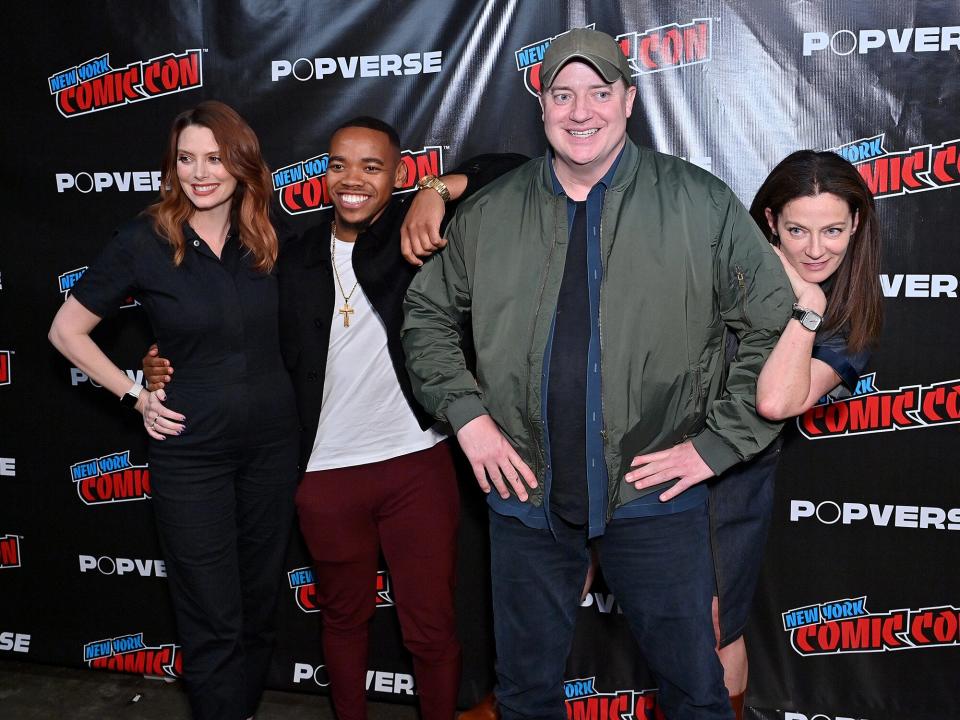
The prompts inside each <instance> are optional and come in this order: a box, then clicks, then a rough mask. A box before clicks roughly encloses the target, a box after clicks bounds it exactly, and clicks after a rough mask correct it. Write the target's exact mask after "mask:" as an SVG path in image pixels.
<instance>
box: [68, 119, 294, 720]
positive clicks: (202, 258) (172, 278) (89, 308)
mask: <svg viewBox="0 0 960 720" xmlns="http://www.w3.org/2000/svg"><path fill="white" fill-rule="evenodd" d="M198 143H199V144H198ZM204 143H206V144H204ZM163 176H164V183H165V187H164V193H163V196H162V200H161V203H158V204H157V205H154V206H151V208H150V209H148V211H147V212H146V213H144V214H143V215H141V216H139V217H137V218H136V219H134V220H132V221H130V222H128V223H127V224H125V225H124V226H122V227H121V228H120V229H119V230H118V231H117V232H116V233H115V234H114V237H113V239H112V240H111V242H110V243H109V244H108V245H107V246H106V248H105V249H104V251H103V253H102V254H101V256H100V258H99V259H98V260H97V262H96V263H95V264H94V265H93V266H92V267H91V268H90V269H89V270H88V271H87V272H86V273H85V275H84V277H83V278H82V280H81V282H80V283H79V284H78V285H77V287H76V288H75V289H74V291H73V293H72V294H71V297H70V298H69V299H68V301H67V303H65V304H64V306H63V308H62V309H61V311H60V312H59V313H58V314H57V317H56V319H55V320H54V324H53V326H52V328H51V332H50V338H51V341H53V342H54V344H55V345H56V346H57V348H58V349H59V350H61V352H63V353H64V354H65V355H66V356H67V357H68V358H70V359H71V360H72V361H73V362H74V363H75V364H76V365H77V366H78V367H80V368H81V369H83V370H84V371H85V372H87V373H88V374H89V375H90V377H92V378H94V379H96V380H97V381H98V382H100V383H101V384H102V385H103V386H104V387H106V388H108V389H110V390H112V391H113V392H114V393H115V394H117V395H120V396H121V399H122V400H124V399H126V401H127V404H131V405H132V404H133V402H132V400H134V399H135V400H136V409H137V410H139V411H140V412H141V413H143V420H144V425H145V426H146V428H147V431H148V433H149V434H150V437H151V440H150V450H149V459H150V469H151V479H152V488H153V507H154V512H155V516H156V521H157V528H158V531H159V536H160V540H161V544H162V547H163V552H164V556H165V558H166V564H167V573H168V579H169V583H170V592H171V598H172V601H173V606H174V611H175V614H176V620H177V628H178V634H179V638H180V642H181V645H182V648H183V654H184V663H183V668H184V670H183V678H184V681H185V684H186V688H187V693H188V696H189V698H190V703H191V707H192V709H193V714H194V717H195V718H210V719H216V720H242V719H243V718H247V717H250V716H252V715H253V713H254V711H255V709H256V706H257V704H258V702H259V700H260V696H261V694H262V689H263V683H264V680H265V676H266V672H267V669H268V664H269V659H270V653H271V650H272V645H273V639H274V634H275V632H274V615H275V607H276V600H277V596H278V592H279V590H280V588H281V582H280V576H281V571H282V570H281V566H282V561H283V557H284V551H285V548H286V541H287V537H288V534H289V530H290V525H291V520H292V511H293V494H294V492H295V489H296V478H297V437H298V435H297V422H296V419H295V417H296V413H295V406H294V396H293V389H292V386H291V382H290V377H289V375H288V374H287V372H286V370H285V369H284V366H283V363H282V361H281V358H280V351H279V347H280V343H279V336H278V332H279V331H278V315H277V310H278V308H277V302H278V291H277V278H276V276H275V274H274V272H273V264H274V261H275V260H276V257H277V252H278V249H279V248H278V246H279V241H278V239H277V237H276V232H275V231H273V230H272V226H271V225H270V224H269V218H268V214H267V209H268V207H269V197H270V184H269V172H268V170H267V168H266V166H265V165H264V163H263V160H262V158H261V157H260V151H259V145H258V143H257V140H256V136H255V135H254V134H253V131H252V130H250V128H249V126H247V124H246V123H245V122H244V121H243V120H242V119H241V118H240V116H239V115H237V114H236V113H235V112H234V111H233V110H232V109H230V108H229V107H227V106H226V105H223V104H222V103H217V102H205V103H202V104H201V105H199V106H197V107H196V108H194V109H193V110H190V111H187V112H185V113H182V114H181V115H180V116H178V117H177V119H176V120H175V121H174V124H173V127H172V129H171V136H170V142H169V144H168V150H167V155H166V157H165V159H164V166H163ZM164 203H166V204H167V206H174V207H176V206H177V204H178V203H179V205H180V206H182V207H183V208H184V212H183V215H184V216H185V217H183V219H182V221H181V222H182V224H179V225H178V227H179V228H180V235H181V238H182V243H180V245H179V250H180V252H181V253H182V255H181V256H180V258H179V259H180V262H177V259H178V258H177V255H178V252H177V248H176V247H175V244H174V243H173V242H171V240H170V239H169V235H168V234H167V233H164V232H163V231H162V229H161V228H160V223H158V221H157V219H156V218H157V217H158V215H161V214H162V210H161V211H158V208H162V207H163V205H164ZM174 218H176V216H174ZM218 233H220V237H217V235H218ZM172 234H173V233H170V235H172ZM130 295H133V296H134V297H136V298H137V300H139V302H140V303H141V304H142V305H143V307H144V309H145V310H146V312H147V315H148V317H149V319H150V322H151V324H152V326H153V331H154V334H155V337H156V339H157V343H158V344H159V346H160V347H161V348H162V349H163V352H164V354H165V355H167V356H168V357H169V358H171V360H172V362H173V363H174V364H175V365H176V367H177V377H176V383H175V384H174V385H173V386H172V387H171V388H170V389H169V390H168V391H167V392H166V394H164V391H163V390H159V391H157V392H156V393H150V392H148V391H147V390H145V389H141V388H140V386H139V385H135V386H134V387H132V388H130V387H129V384H130V382H129V379H128V378H127V377H126V375H125V374H123V373H122V371H121V370H119V369H118V368H116V366H114V365H113V364H112V363H111V362H110V361H109V360H108V359H107V358H106V356H104V355H103V353H102V352H100V351H99V349H98V348H97V347H96V345H94V344H93V342H92V340H90V338H89V332H90V330H92V329H93V327H94V326H95V325H96V324H97V323H98V322H99V321H100V319H101V318H103V317H107V316H109V315H112V314H113V313H114V312H115V310H116V309H117V308H119V307H120V305H121V300H122V299H123V298H125V297H129V296H130ZM128 388H129V389H128Z"/></svg>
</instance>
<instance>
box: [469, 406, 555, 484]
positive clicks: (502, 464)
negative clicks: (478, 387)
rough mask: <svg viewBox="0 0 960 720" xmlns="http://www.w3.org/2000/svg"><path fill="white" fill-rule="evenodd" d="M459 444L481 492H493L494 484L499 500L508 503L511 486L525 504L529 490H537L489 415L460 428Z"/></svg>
mask: <svg viewBox="0 0 960 720" xmlns="http://www.w3.org/2000/svg"><path fill="white" fill-rule="evenodd" d="M457 441H458V442H459V443H460V447H461V448H462V449H463V452H464V454H465V455H466V456H467V459H468V460H469V461H470V466H471V467H472V468H473V474H474V476H475V477H476V478H477V484H478V485H480V489H481V490H483V491H484V492H485V493H488V492H490V483H491V482H492V483H493V486H494V487H495V488H496V490H497V493H499V495H500V497H502V498H503V499H504V500H506V499H507V498H508V497H510V492H509V490H507V484H509V485H510V487H512V488H513V491H514V492H515V493H516V494H517V497H519V498H520V500H521V501H523V502H526V500H527V497H528V495H527V487H530V488H535V487H536V486H537V478H536V476H535V475H534V474H533V471H532V470H530V468H529V467H527V464H526V463H525V462H524V461H523V460H522V459H521V458H520V456H519V455H518V454H517V451H516V450H514V449H513V446H512V445H510V443H509V442H507V439H506V438H505V437H504V436H503V433H501V432H500V428H498V427H497V424H496V423H495V422H493V419H492V418H491V417H490V416H489V415H480V416H479V417H475V418H474V419H473V420H471V421H470V422H468V423H467V424H466V425H464V426H463V427H462V428H460V430H459V431H458V432H457ZM488 478H489V480H488ZM524 483H526V487H525V486H524Z"/></svg>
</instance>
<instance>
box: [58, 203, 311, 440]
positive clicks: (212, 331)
mask: <svg viewBox="0 0 960 720" xmlns="http://www.w3.org/2000/svg"><path fill="white" fill-rule="evenodd" d="M184 235H185V238H186V255H185V257H184V260H183V262H182V263H181V264H180V266H179V267H177V266H175V265H174V264H173V251H172V249H171V247H170V244H169V243H168V242H167V240H165V239H164V238H162V237H160V236H158V235H157V234H156V233H155V232H154V230H153V227H152V222H151V220H150V219H149V218H147V217H143V216H141V217H138V218H136V219H134V220H132V221H131V222H129V223H127V224H125V225H124V226H122V227H121V228H120V229H119V230H117V231H116V233H115V234H114V236H113V239H112V240H111V241H110V243H109V244H108V245H107V246H106V247H105V248H104V250H103V252H102V253H101V255H100V257H99V258H98V259H97V261H96V262H95V263H94V264H93V265H92V266H91V267H90V269H89V270H87V271H86V273H84V275H83V277H82V278H81V279H80V282H79V283H78V284H77V286H76V287H75V288H74V290H73V292H72V297H74V298H75V299H76V300H77V301H79V302H80V304H82V305H83V306H84V307H86V308H87V309H88V310H90V311H91V312H93V313H95V314H96V315H99V316H100V317H109V316H111V315H113V314H114V313H115V312H116V310H117V308H119V306H120V304H121V301H122V300H123V299H124V298H126V297H129V296H131V295H132V296H133V297H135V298H136V299H137V300H138V301H139V302H140V303H141V304H142V305H143V308H144V310H146V312H147V316H148V317H149V319H150V323H151V325H152V327H153V332H154V337H155V338H156V340H157V344H158V345H159V347H160V350H161V354H162V355H163V356H164V357H166V358H169V360H170V364H171V365H172V366H173V367H174V370H175V372H176V377H175V379H176V382H174V383H171V385H170V386H169V387H168V388H167V389H166V394H167V401H166V403H165V404H166V405H167V407H169V408H170V409H172V410H175V411H177V412H181V413H183V414H184V415H185V416H186V426H187V427H186V430H185V431H184V433H183V434H182V435H180V436H168V437H167V438H166V439H165V440H164V441H163V442H159V441H152V442H151V454H153V453H155V452H157V451H159V452H163V453H170V452H176V450H177V449H178V448H184V447H195V446H197V445H200V444H204V443H207V442H208V441H209V440H211V439H216V440H217V441H218V442H219V443H220V444H219V445H218V446H217V449H223V450H231V449H238V448H241V447H243V446H245V445H247V444H249V443H251V442H256V441H257V440H258V439H259V440H262V441H269V440H271V439H281V438H283V437H284V436H287V437H291V436H294V435H295V433H296V427H297V424H296V411H295V406H294V397H293V389H292V385H291V383H290V377H289V375H288V374H287V372H286V370H285V368H284V365H283V362H282V360H281V358H280V340H279V328H278V298H279V293H278V289H277V278H276V276H275V274H274V273H270V274H267V273H264V272H262V271H260V270H256V269H254V268H253V267H252V264H253V261H252V256H251V255H250V253H249V252H248V251H247V250H246V248H244V247H243V246H242V245H241V244H240V242H239V240H238V238H237V236H236V233H235V232H233V231H231V234H230V236H229V237H228V239H227V242H226V244H225V245H224V247H223V251H222V253H221V257H220V258H217V256H216V255H215V254H214V253H213V252H212V251H211V250H210V248H209V247H208V246H207V244H206V243H205V242H204V241H203V240H202V239H200V237H199V236H198V235H197V234H196V232H194V230H193V229H192V228H191V227H189V225H184ZM161 448H162V449H161Z"/></svg>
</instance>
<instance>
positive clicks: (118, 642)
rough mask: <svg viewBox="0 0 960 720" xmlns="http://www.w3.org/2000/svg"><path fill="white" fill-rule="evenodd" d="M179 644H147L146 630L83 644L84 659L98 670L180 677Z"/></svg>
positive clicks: (181, 667)
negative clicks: (144, 635) (145, 639)
mask: <svg viewBox="0 0 960 720" xmlns="http://www.w3.org/2000/svg"><path fill="white" fill-rule="evenodd" d="M179 650H180V646H179V645H173V644H169V645H158V646H152V645H147V644H146V643H145V642H144V640H143V633H142V632H141V633H134V634H131V635H121V636H120V637H115V638H107V639H105V640H95V641H94V642H89V643H87V644H86V645H84V646H83V661H84V662H85V663H86V664H87V665H88V666H89V667H91V668H94V669H97V670H113V671H115V672H127V673H137V674H139V675H155V676H158V677H171V678H178V677H180V674H181V673H182V672H183V659H182V657H181V655H180V652H179Z"/></svg>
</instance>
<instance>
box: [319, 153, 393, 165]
mask: <svg viewBox="0 0 960 720" xmlns="http://www.w3.org/2000/svg"><path fill="white" fill-rule="evenodd" d="M345 159H346V158H344V157H343V155H331V156H330V160H331V161H332V160H338V161H340V162H343V161H344V160H345ZM360 162H362V163H375V164H377V165H386V163H385V162H384V161H383V160H381V159H380V158H377V157H367V158H360Z"/></svg>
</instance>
